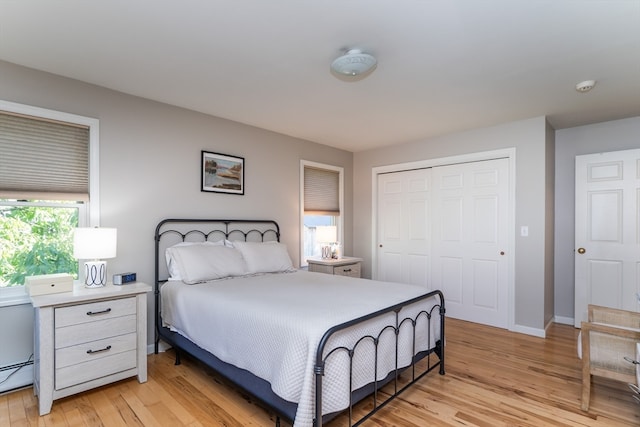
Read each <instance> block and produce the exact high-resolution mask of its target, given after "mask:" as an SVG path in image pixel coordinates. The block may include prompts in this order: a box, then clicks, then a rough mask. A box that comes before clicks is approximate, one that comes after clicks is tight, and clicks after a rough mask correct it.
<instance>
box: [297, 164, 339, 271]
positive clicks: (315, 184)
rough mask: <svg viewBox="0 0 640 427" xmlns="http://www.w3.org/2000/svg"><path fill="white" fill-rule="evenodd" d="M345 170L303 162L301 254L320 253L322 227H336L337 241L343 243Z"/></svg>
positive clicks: (302, 262)
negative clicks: (318, 237) (320, 227)
mask: <svg viewBox="0 0 640 427" xmlns="http://www.w3.org/2000/svg"><path fill="white" fill-rule="evenodd" d="M343 171H344V169H343V168H341V167H337V166H331V165H325V164H321V163H315V162H308V161H305V160H303V161H301V163H300V175H301V184H300V188H301V191H300V192H301V194H300V198H301V206H302V209H301V211H302V212H301V221H300V222H301V224H302V231H301V234H302V239H301V251H300V252H301V257H300V265H301V266H305V265H307V258H309V257H312V256H320V243H322V242H318V241H317V239H316V233H317V230H318V228H317V227H319V226H335V227H336V230H337V233H336V236H337V241H338V242H342V238H343V230H342V224H343V221H342V215H343V208H342V206H343V195H342V194H343Z"/></svg>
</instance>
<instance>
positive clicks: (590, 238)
mask: <svg viewBox="0 0 640 427" xmlns="http://www.w3.org/2000/svg"><path fill="white" fill-rule="evenodd" d="M639 194H640V150H625V151H615V152H609V153H599V154H589V155H583V156H576V202H575V209H576V219H575V227H576V230H575V239H576V241H575V250H576V252H575V313H574V319H575V326H576V327H579V326H580V323H581V322H582V321H583V320H586V318H587V305H588V304H597V305H603V306H607V307H614V308H622V309H625V310H632V311H638V309H639V304H638V299H637V298H636V293H637V292H638V291H640V284H639V279H640V275H639V274H638V273H639V271H640V228H639V224H640V215H639V213H640V197H639Z"/></svg>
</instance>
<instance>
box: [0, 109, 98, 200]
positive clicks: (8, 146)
mask: <svg viewBox="0 0 640 427" xmlns="http://www.w3.org/2000/svg"><path fill="white" fill-rule="evenodd" d="M0 198H6V199H34V200H35V199H37V200H74V201H88V200H89V128H88V127H87V126H81V125H76V124H71V123H64V122H58V121H54V120H48V119H41V118H35V117H30V116H25V115H21V114H15V113H10V112H6V111H0Z"/></svg>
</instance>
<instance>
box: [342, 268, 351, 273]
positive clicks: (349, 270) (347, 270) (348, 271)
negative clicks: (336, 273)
mask: <svg viewBox="0 0 640 427" xmlns="http://www.w3.org/2000/svg"><path fill="white" fill-rule="evenodd" d="M342 271H344V272H345V273H351V269H350V268H345V269H344V270H342Z"/></svg>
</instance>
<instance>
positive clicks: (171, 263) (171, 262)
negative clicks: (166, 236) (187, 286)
mask: <svg viewBox="0 0 640 427" xmlns="http://www.w3.org/2000/svg"><path fill="white" fill-rule="evenodd" d="M224 244H225V241H224V240H218V241H217V242H181V243H178V244H175V245H173V246H170V247H168V248H167V249H165V251H164V256H165V258H166V260H167V270H168V272H169V280H182V275H181V274H180V269H179V268H178V265H177V263H176V261H175V257H174V253H175V252H174V250H175V248H179V247H182V246H222V245H224Z"/></svg>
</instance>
